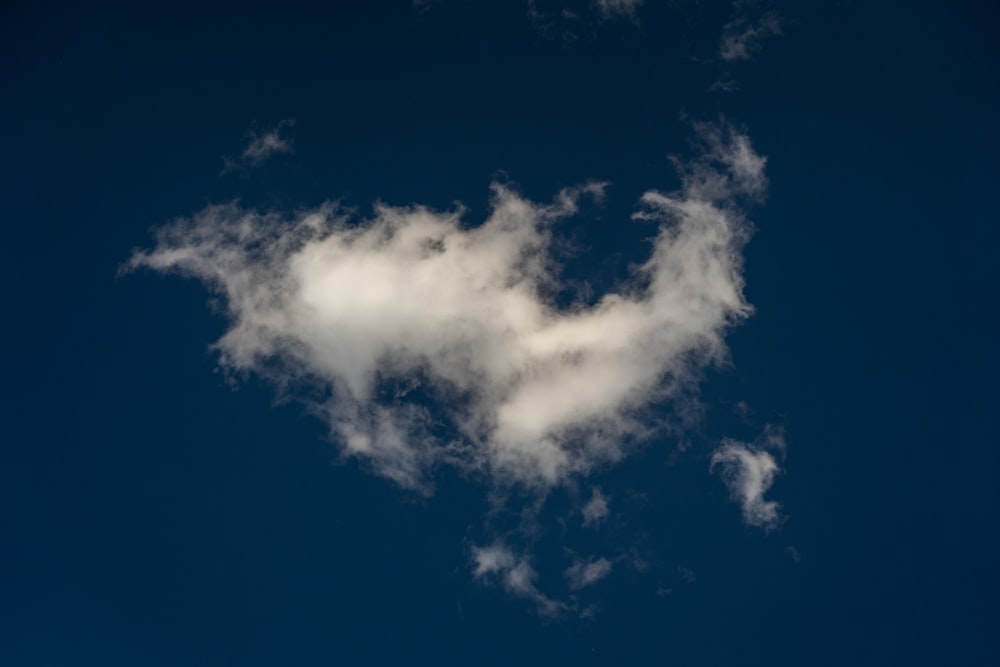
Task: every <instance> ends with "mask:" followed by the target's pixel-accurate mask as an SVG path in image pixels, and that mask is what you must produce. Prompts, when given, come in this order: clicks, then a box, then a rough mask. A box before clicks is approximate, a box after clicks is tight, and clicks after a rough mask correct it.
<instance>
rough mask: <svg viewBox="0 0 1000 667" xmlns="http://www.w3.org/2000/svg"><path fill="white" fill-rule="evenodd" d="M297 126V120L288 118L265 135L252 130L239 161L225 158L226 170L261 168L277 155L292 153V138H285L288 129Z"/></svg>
mask: <svg viewBox="0 0 1000 667" xmlns="http://www.w3.org/2000/svg"><path fill="white" fill-rule="evenodd" d="M294 126H295V119H294V118H288V119H286V120H283V121H281V122H280V123H278V125H277V126H276V127H274V129H272V130H269V131H267V132H264V133H263V134H262V133H260V132H258V131H257V130H256V129H252V130H250V133H249V136H248V138H249V141H248V143H247V145H246V147H245V148H244V149H243V152H242V153H241V154H240V157H239V159H237V160H234V159H232V158H225V159H224V162H225V169H224V170H223V171H232V170H234V169H236V168H238V167H241V166H243V167H248V166H249V167H259V166H260V165H261V164H263V163H264V162H265V161H266V160H267V159H268V158H270V157H271V156H272V155H275V154H276V153H291V152H292V150H293V145H292V140H291V138H289V137H287V136H285V135H286V134H287V128H290V127H294Z"/></svg>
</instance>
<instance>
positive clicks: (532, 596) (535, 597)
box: [472, 542, 569, 616]
mask: <svg viewBox="0 0 1000 667" xmlns="http://www.w3.org/2000/svg"><path fill="white" fill-rule="evenodd" d="M472 561H473V576H474V577H475V578H476V579H477V580H480V581H494V582H495V581H499V582H500V583H501V584H502V585H503V587H504V589H505V590H506V591H507V592H508V593H510V594H511V595H514V596H516V597H520V598H524V599H527V600H530V601H531V602H534V603H535V605H536V606H537V608H538V613H539V614H540V615H542V616H559V615H560V614H562V613H564V612H566V611H568V610H569V607H568V606H567V605H566V604H565V603H562V602H559V601H557V600H553V599H552V598H550V597H548V596H547V595H545V594H543V593H542V592H541V591H539V590H538V587H537V586H536V585H535V580H536V579H537V578H538V573H537V572H536V571H535V569H534V568H533V567H532V566H531V562H530V561H529V559H528V558H526V557H523V556H518V555H516V554H515V553H514V552H513V551H512V550H511V549H510V548H509V547H507V546H506V545H505V544H503V543H502V542H494V543H493V544H491V545H489V546H487V547H473V549H472Z"/></svg>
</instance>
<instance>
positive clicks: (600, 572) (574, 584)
mask: <svg viewBox="0 0 1000 667" xmlns="http://www.w3.org/2000/svg"><path fill="white" fill-rule="evenodd" d="M611 569H612V564H611V561H609V560H608V559H607V558H593V559H591V560H578V561H576V562H575V563H573V564H572V565H570V566H569V567H568V568H566V572H565V573H564V574H565V575H566V579H567V581H568V582H569V587H570V588H572V589H573V590H579V589H581V588H586V587H587V586H590V585H591V584H595V583H597V582H598V581H600V580H601V579H603V578H604V577H606V576H608V575H609V574H611Z"/></svg>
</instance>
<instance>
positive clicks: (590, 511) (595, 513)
mask: <svg viewBox="0 0 1000 667" xmlns="http://www.w3.org/2000/svg"><path fill="white" fill-rule="evenodd" d="M582 513H583V525H584V526H599V525H600V524H601V521H603V520H604V519H605V518H607V516H608V498H607V496H605V495H604V494H603V493H602V492H601V490H600V489H599V488H597V487H594V492H593V495H592V496H591V497H590V500H588V501H587V504H586V505H584V506H583V510H582Z"/></svg>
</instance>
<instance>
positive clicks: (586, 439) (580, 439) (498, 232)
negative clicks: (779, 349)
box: [128, 125, 771, 611]
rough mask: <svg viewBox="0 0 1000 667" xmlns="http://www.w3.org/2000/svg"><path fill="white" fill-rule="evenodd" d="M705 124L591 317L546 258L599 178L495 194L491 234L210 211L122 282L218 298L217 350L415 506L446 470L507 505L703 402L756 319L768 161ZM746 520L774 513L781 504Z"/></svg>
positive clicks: (331, 207) (405, 215)
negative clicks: (729, 342)
mask: <svg viewBox="0 0 1000 667" xmlns="http://www.w3.org/2000/svg"><path fill="white" fill-rule="evenodd" d="M696 129H697V131H698V134H699V137H700V144H701V153H700V154H699V155H698V157H696V158H695V159H694V160H692V161H689V162H686V163H681V162H678V168H679V170H680V175H681V187H680V188H679V189H678V190H677V191H675V192H669V193H667V192H659V191H649V192H646V193H645V194H644V195H643V196H642V197H641V200H640V205H639V210H638V212H637V213H636V214H635V216H634V217H635V218H637V219H642V220H647V221H652V222H654V223H656V224H657V225H658V232H657V233H656V236H655V239H653V243H652V252H651V254H650V256H649V257H648V259H647V260H646V261H645V262H644V263H642V264H641V265H639V266H638V267H637V268H636V269H635V270H634V273H633V275H632V276H631V278H630V279H629V280H628V281H627V282H626V283H624V284H622V285H620V286H619V287H618V288H617V289H615V290H612V291H609V292H608V293H606V294H605V295H604V296H603V297H602V298H600V299H599V300H598V301H597V302H596V303H594V304H593V305H591V306H584V305H575V306H571V307H560V306H558V305H557V303H556V300H555V294H557V293H558V291H559V288H560V281H559V272H558V263H557V262H556V261H555V260H554V259H553V257H552V252H551V248H552V246H553V243H554V237H555V231H554V225H555V224H556V223H557V222H558V221H559V220H562V219H565V218H567V217H569V216H573V215H575V214H577V213H578V211H579V208H580V206H581V204H582V202H583V201H584V200H587V199H597V200H600V198H601V197H603V196H604V193H605V190H606V185H605V184H603V183H597V182H592V183H587V184H584V185H581V186H578V187H575V188H569V189H566V190H563V191H561V192H559V193H558V194H557V195H556V197H555V198H554V199H553V200H552V201H551V202H547V203H537V202H533V201H530V200H528V199H526V198H524V197H523V196H521V195H520V194H518V193H517V192H516V191H515V190H513V189H512V188H510V187H508V186H505V185H501V184H497V183H494V184H493V186H492V200H491V212H490V213H489V215H488V216H487V217H486V219H485V220H484V221H483V222H482V223H481V224H478V225H470V224H468V223H466V222H465V221H464V220H463V211H462V210H461V209H458V210H454V211H434V210H430V209H428V208H425V207H422V206H419V205H410V206H398V207H397V206H388V205H385V204H378V205H377V206H376V207H375V209H374V213H373V215H371V216H370V217H368V218H367V219H363V220H358V219H356V218H355V217H354V216H352V214H351V213H350V211H349V210H347V209H345V208H343V207H341V206H339V205H337V204H324V205H322V206H319V207H317V208H315V209H312V210H306V211H299V212H296V213H292V214H287V215H286V214H282V213H278V212H261V211H255V210H248V209H245V208H242V207H240V206H239V205H238V204H225V205H219V206H210V207H208V208H206V209H204V210H202V211H200V212H198V213H196V214H195V215H193V216H192V217H190V218H184V219H180V220H177V221H176V222H174V223H171V224H169V225H166V226H165V227H163V228H161V229H159V230H158V231H157V234H156V244H155V247H153V248H152V249H151V250H145V251H138V252H136V253H135V254H134V255H133V257H132V258H131V260H130V261H129V263H128V268H130V269H136V268H139V267H146V268H150V269H153V270H156V271H160V272H164V273H177V274H181V275H185V276H190V277H193V278H196V279H198V280H200V281H202V282H203V283H204V284H205V285H206V286H207V287H208V288H209V289H210V290H211V291H212V292H214V293H216V294H217V295H219V296H220V297H221V299H220V301H221V302H222V303H223V304H224V307H225V309H226V312H227V315H228V318H229V322H230V325H229V329H228V331H227V332H226V333H225V335H224V336H223V337H222V338H221V339H220V340H219V341H218V342H217V343H215V346H214V349H215V350H216V351H217V352H218V354H219V360H220V364H221V366H222V367H223V368H224V369H226V370H228V371H230V372H233V373H236V374H237V375H241V374H246V373H256V374H258V375H260V376H262V377H264V378H267V379H269V380H270V381H272V382H273V384H274V386H275V387H277V388H278V390H279V391H281V392H283V393H285V394H288V395H290V396H293V397H295V398H297V399H299V400H301V401H302V402H303V403H305V404H306V405H307V406H308V407H309V408H310V410H311V411H312V412H313V413H314V414H315V415H317V416H318V417H320V418H321V419H323V420H324V421H325V422H326V424H327V425H328V427H329V430H330V433H331V436H332V439H333V440H334V441H335V443H336V444H337V446H338V448H339V449H340V451H341V452H342V453H343V454H344V456H346V457H354V458H357V459H360V460H362V461H364V462H366V463H367V464H368V465H369V466H370V467H371V469H372V470H373V471H374V472H376V473H378V474H380V475H383V476H384V477H386V478H388V479H391V480H393V481H394V482H395V483H397V484H399V485H400V486H402V487H405V488H407V489H412V490H415V491H417V492H420V493H430V492H431V491H432V489H433V486H434V471H435V470H436V469H438V468H439V467H440V466H453V467H455V468H457V469H459V470H460V471H462V472H464V473H465V474H467V475H468V476H470V477H471V478H473V479H479V480H481V481H482V482H483V483H484V484H485V485H486V487H487V488H489V489H492V490H493V491H494V492H495V493H500V494H502V493H503V492H504V491H503V490H504V489H508V490H509V489H520V490H521V491H522V492H527V493H531V494H534V495H535V496H537V497H544V496H545V495H546V494H547V493H548V492H549V490H551V489H552V488H554V487H556V486H559V485H562V484H565V483H568V482H570V481H571V480H574V479H578V478H580V477H583V476H586V475H588V474H589V473H591V472H592V471H594V470H595V469H596V468H597V467H603V466H607V465H609V464H613V463H615V462H616V461H619V460H621V459H622V458H623V457H625V456H627V455H628V454H629V453H630V452H631V451H633V450H634V449H635V447H636V443H637V442H639V441H641V440H643V439H644V438H647V437H649V436H652V435H656V434H657V433H655V432H653V430H652V429H650V427H649V426H648V424H649V420H648V417H649V413H648V412H647V410H648V409H649V407H650V405H651V404H652V403H655V404H656V405H657V406H659V407H657V410H658V411H662V406H663V405H665V404H666V405H670V404H671V401H674V400H676V401H682V402H683V399H685V398H687V397H689V396H690V395H691V394H692V392H694V391H695V387H696V384H697V380H698V378H699V376H700V373H701V372H702V370H703V369H704V368H705V367H706V366H708V365H710V364H712V363H714V362H716V361H717V360H720V359H722V358H724V357H725V354H726V348H725V344H724V335H725V334H726V332H727V331H728V330H729V329H730V327H732V326H733V325H735V324H737V323H738V322H740V321H741V320H742V319H743V318H745V317H746V316H747V315H748V314H749V313H750V311H751V308H750V306H749V305H748V304H747V302H746V300H745V299H744V297H743V277H742V259H741V258H742V247H743V244H744V243H745V241H746V240H747V237H748V227H749V225H748V223H747V221H746V219H745V217H744V215H743V213H742V212H741V211H742V204H743V203H745V202H747V201H752V200H757V199H760V198H761V197H762V196H763V195H764V192H765V190H766V178H765V175H764V168H765V159H764V158H763V157H761V156H759V155H758V154H757V153H756V152H755V151H754V150H753V148H752V146H751V144H750V140H749V139H748V137H747V136H746V135H745V134H742V133H741V132H739V131H736V130H735V129H733V128H731V127H728V126H725V125H723V126H716V125H700V126H696ZM255 154H256V153H251V154H250V155H255ZM740 451H742V450H739V449H738V448H736V447H735V445H732V446H730V447H729V448H727V449H725V450H724V451H722V452H721V453H719V454H718V460H717V461H716V462H715V465H719V466H721V467H722V468H723V469H724V470H727V471H730V470H733V471H736V472H731V473H727V475H728V477H727V478H730V479H736V480H738V481H740V483H741V484H742V483H743V480H750V481H751V482H752V481H753V480H754V479H757V480H759V481H758V483H757V486H756V487H754V486H752V485H750V486H747V488H748V489H749V490H750V491H751V492H753V493H750V495H749V496H748V497H751V498H753V497H755V496H754V493H756V491H755V489H760V490H761V491H760V492H761V493H763V490H766V487H767V486H768V485H769V484H770V477H769V476H768V475H770V474H771V473H769V472H768V470H769V469H768V468H767V465H766V464H767V459H766V458H760V457H756V456H755V455H752V454H753V452H749V453H750V454H751V456H749V458H747V456H743V455H741V454H740V453H739V452H740ZM747 451H749V450H747ZM744 462H747V463H746V464H744ZM735 463H739V464H740V465H739V466H737V467H735V468H734V467H732V466H733V465H735ZM748 466H750V467H748ZM753 466H756V467H753ZM744 469H746V470H749V471H750V472H749V473H743V472H740V471H742V470H744ZM748 475H749V476H748ZM754 475H756V477H754ZM587 507H588V508H589V509H585V510H584V520H585V521H587V522H589V523H592V524H595V525H596V523H598V522H599V521H600V520H601V519H602V518H603V517H604V516H605V515H606V514H607V500H606V498H604V496H603V494H601V492H600V491H599V490H595V491H594V495H593V497H592V498H591V501H590V503H589V504H588V505H587ZM753 507H757V509H755V510H754V511H753V512H751V514H750V516H752V517H755V520H757V519H756V518H757V517H764V519H766V518H767V511H768V510H767V509H766V508H767V507H769V505H767V504H764V505H759V504H758V505H753ZM761 507H763V508H764V509H760V508H761ZM762 512H763V513H762ZM476 554H477V556H476V572H477V577H486V576H491V577H499V578H501V579H502V580H503V582H504V586H505V587H506V588H507V589H508V590H510V591H513V592H518V591H520V593H521V594H523V596H525V597H529V598H532V599H534V600H535V601H536V603H537V604H538V605H539V608H540V609H541V608H543V607H544V608H546V609H548V610H549V611H552V610H554V609H556V608H557V607H558V605H557V604H556V603H555V602H553V601H552V600H550V599H549V598H546V597H544V596H542V597H538V596H541V593H538V591H537V588H536V587H535V583H534V582H535V578H536V574H535V572H534V570H533V569H532V568H531V564H530V559H528V558H527V557H523V556H522V557H515V556H514V554H513V552H511V551H510V550H509V549H506V547H502V545H501V546H496V545H495V546H494V547H488V548H485V550H480V551H477V552H476ZM595 572H596V570H595ZM581 581H582V579H581ZM553 605H555V606H553Z"/></svg>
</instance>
